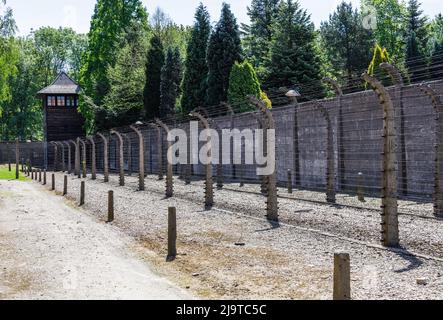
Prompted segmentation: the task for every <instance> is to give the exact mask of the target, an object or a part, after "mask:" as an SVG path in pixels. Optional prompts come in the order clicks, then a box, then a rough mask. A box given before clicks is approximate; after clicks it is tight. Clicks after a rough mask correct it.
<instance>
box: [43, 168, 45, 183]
mask: <svg viewBox="0 0 443 320" xmlns="http://www.w3.org/2000/svg"><path fill="white" fill-rule="evenodd" d="M43 185H44V186H45V185H46V169H45V170H44V171H43Z"/></svg>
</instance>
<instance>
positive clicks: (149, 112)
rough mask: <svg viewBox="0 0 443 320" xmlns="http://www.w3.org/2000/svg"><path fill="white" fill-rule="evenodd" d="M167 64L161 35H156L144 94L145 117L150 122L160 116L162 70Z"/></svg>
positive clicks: (149, 58) (149, 56) (153, 38)
mask: <svg viewBox="0 0 443 320" xmlns="http://www.w3.org/2000/svg"><path fill="white" fill-rule="evenodd" d="M164 62H165V55H164V52H163V44H162V41H161V39H160V37H159V35H157V34H154V36H153V37H152V38H151V41H150V48H149V50H148V56H147V61H146V69H145V72H146V85H145V90H144V93H143V97H144V98H143V100H144V106H145V117H146V119H148V120H150V119H153V118H155V117H158V116H160V81H161V70H162V68H163V64H164Z"/></svg>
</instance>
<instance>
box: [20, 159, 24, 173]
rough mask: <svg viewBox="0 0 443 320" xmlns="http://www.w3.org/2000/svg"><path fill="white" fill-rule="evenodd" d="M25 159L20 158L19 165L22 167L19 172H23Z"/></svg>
mask: <svg viewBox="0 0 443 320" xmlns="http://www.w3.org/2000/svg"><path fill="white" fill-rule="evenodd" d="M24 162H25V160H24V159H23V158H22V161H21V167H22V169H21V172H25V163H24Z"/></svg>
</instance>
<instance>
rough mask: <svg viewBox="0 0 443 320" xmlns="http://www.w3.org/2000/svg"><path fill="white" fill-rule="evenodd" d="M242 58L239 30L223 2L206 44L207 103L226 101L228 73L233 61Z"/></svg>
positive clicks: (228, 8) (228, 7)
mask: <svg viewBox="0 0 443 320" xmlns="http://www.w3.org/2000/svg"><path fill="white" fill-rule="evenodd" d="M242 60H243V55H242V47H241V41H240V32H239V29H238V25H237V20H236V18H235V16H234V14H233V13H232V12H231V9H230V6H229V5H228V4H226V3H223V8H222V12H221V17H220V20H219V21H218V23H217V25H216V26H215V30H214V32H213V33H212V34H211V37H210V39H209V46H208V54H207V61H208V68H209V72H208V90H207V104H208V105H210V106H213V105H218V104H219V103H220V102H223V101H227V98H228V87H229V75H230V73H231V69H232V66H233V65H234V64H235V62H240V61H242Z"/></svg>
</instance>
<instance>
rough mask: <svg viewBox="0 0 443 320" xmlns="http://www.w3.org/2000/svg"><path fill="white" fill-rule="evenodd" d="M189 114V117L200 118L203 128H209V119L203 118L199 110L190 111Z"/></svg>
mask: <svg viewBox="0 0 443 320" xmlns="http://www.w3.org/2000/svg"><path fill="white" fill-rule="evenodd" d="M189 115H190V116H191V117H194V118H197V119H198V120H200V122H201V123H202V124H203V126H204V127H205V129H210V126H209V120H208V119H207V118H205V117H204V116H203V115H201V114H200V113H199V112H197V111H192V112H191V113H190V114H189Z"/></svg>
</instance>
